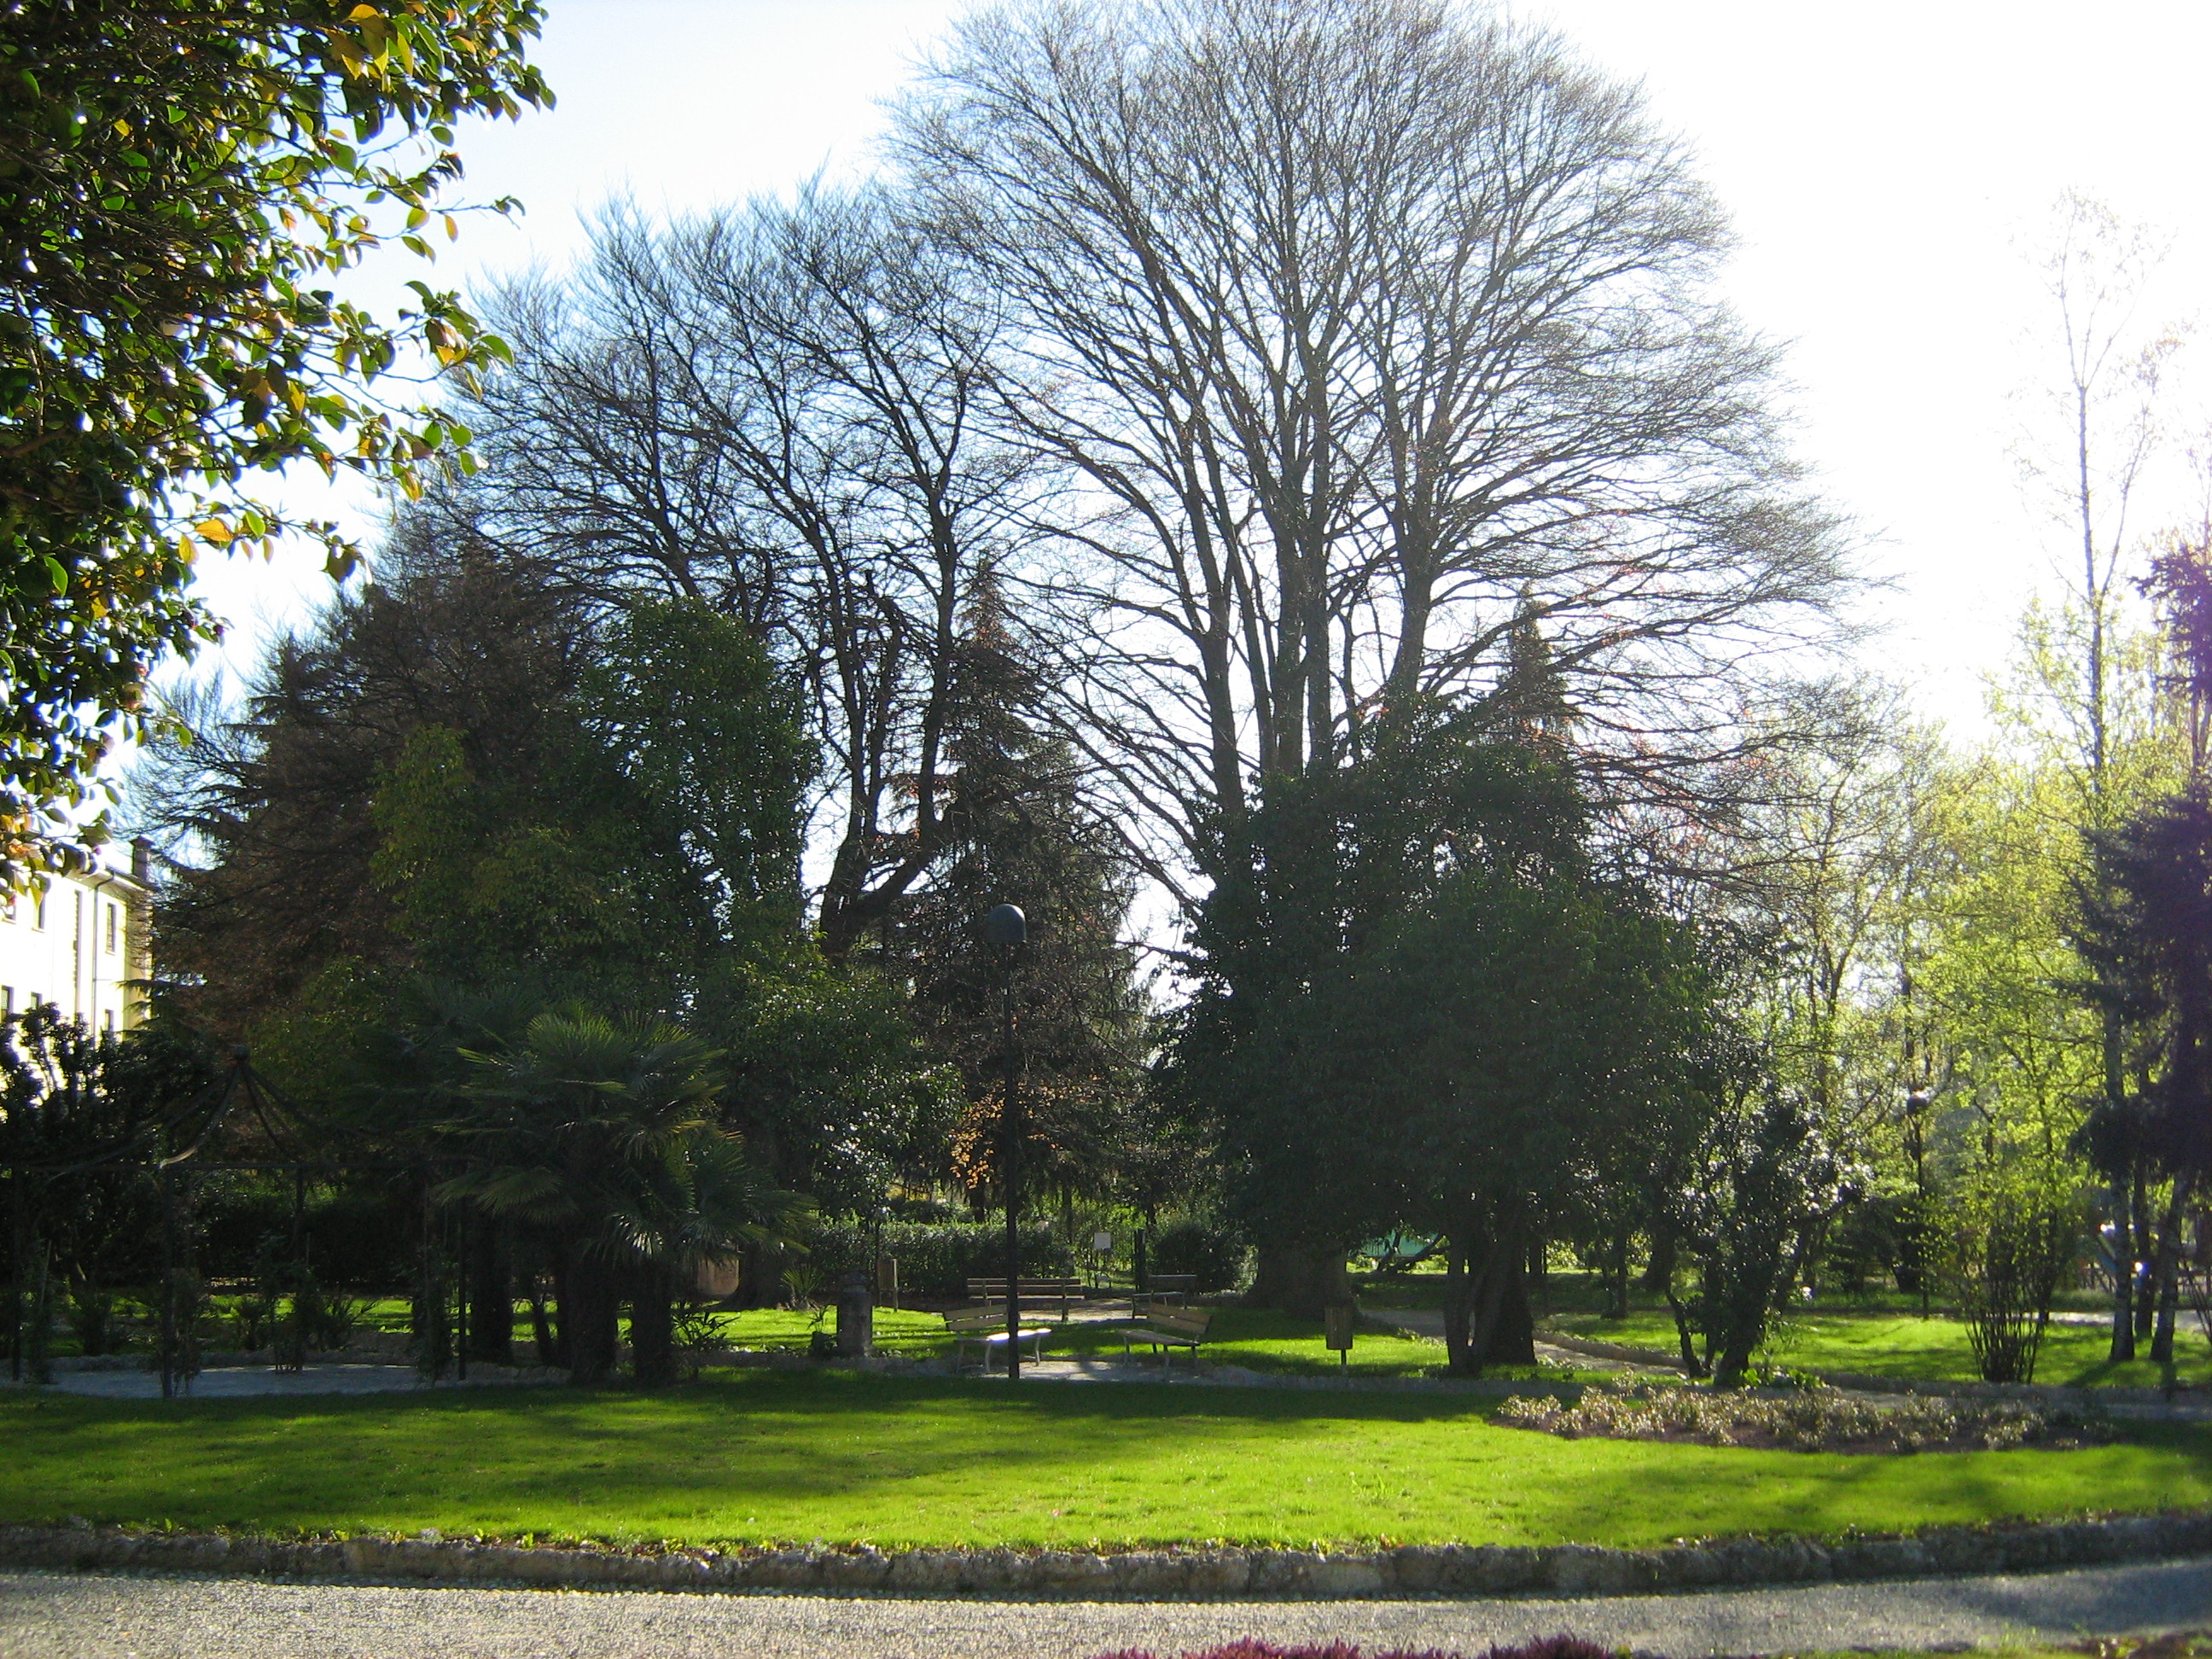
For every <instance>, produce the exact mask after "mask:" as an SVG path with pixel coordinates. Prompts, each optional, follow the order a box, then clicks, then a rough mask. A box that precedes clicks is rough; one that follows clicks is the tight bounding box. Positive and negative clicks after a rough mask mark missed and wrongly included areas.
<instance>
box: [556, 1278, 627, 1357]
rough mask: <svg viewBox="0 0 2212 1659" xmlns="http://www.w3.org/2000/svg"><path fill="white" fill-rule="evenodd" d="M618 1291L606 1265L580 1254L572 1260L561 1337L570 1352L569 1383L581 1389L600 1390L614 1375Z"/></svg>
mask: <svg viewBox="0 0 2212 1659" xmlns="http://www.w3.org/2000/svg"><path fill="white" fill-rule="evenodd" d="M616 1298H617V1285H616V1284H615V1275H614V1273H613V1271H612V1269H611V1268H610V1267H608V1265H607V1264H606V1263H605V1261H600V1260H599V1259H598V1258H596V1257H595V1256H593V1255H590V1254H588V1253H586V1252H584V1251H578V1252H577V1253H576V1254H575V1255H574V1257H573V1258H572V1259H571V1260H570V1261H569V1263H568V1297H567V1299H566V1300H564V1301H563V1302H562V1304H561V1334H562V1338H563V1340H564V1341H565V1344H566V1346H567V1347H568V1380H569V1381H570V1382H571V1383H576V1384H578V1385H579V1386H580V1387H583V1388H598V1387H599V1386H600V1385H601V1384H603V1383H605V1382H606V1381H607V1379H608V1378H609V1377H611V1376H613V1375H614V1370H615V1355H616V1349H617V1346H618V1345H619V1340H620V1309H619V1306H618V1304H617V1299H616Z"/></svg>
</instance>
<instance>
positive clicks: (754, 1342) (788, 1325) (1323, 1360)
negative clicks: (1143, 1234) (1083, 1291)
mask: <svg viewBox="0 0 2212 1659" xmlns="http://www.w3.org/2000/svg"><path fill="white" fill-rule="evenodd" d="M1036 1322H1037V1323H1040V1324H1042V1325H1044V1326H1046V1327H1047V1328H1048V1329H1049V1330H1050V1332H1051V1334H1050V1335H1048V1336H1047V1337H1046V1338H1045V1340H1044V1352H1046V1353H1047V1354H1048V1355H1050V1354H1055V1353H1103V1354H1110V1355H1119V1354H1120V1353H1121V1338H1120V1337H1119V1336H1117V1335H1115V1334H1113V1333H1112V1331H1111V1330H1110V1329H1109V1328H1106V1327H1103V1326H1101V1325H1097V1324H1093V1323H1088V1322H1085V1323H1078V1322H1073V1321H1071V1322H1068V1323H1066V1324H1060V1323H1059V1322H1056V1321H1054V1319H1053V1318H1052V1317H1051V1316H1050V1315H1049V1314H1045V1315H1041V1316H1038V1317H1037V1320H1036ZM1115 1323H1117V1324H1120V1323H1131V1324H1142V1323H1143V1321H1141V1320H1120V1321H1116V1322H1115ZM812 1328H813V1326H812V1322H811V1317H810V1316H807V1315H805V1314H797V1313H789V1312H786V1311H784V1310H781V1309H760V1310H754V1311H751V1312H747V1313H741V1314H725V1315H723V1316H721V1318H720V1329H721V1334H722V1335H721V1340H723V1341H725V1342H726V1343H728V1344H729V1345H730V1346H732V1347H740V1348H787V1349H803V1348H805V1346H806V1345H807V1340H808V1337H809V1334H810V1333H811V1329H812ZM822 1328H823V1329H825V1330H827V1329H833V1328H835V1322H834V1321H825V1322H823V1327H822ZM876 1346H877V1347H878V1348H879V1349H881V1350H882V1351H883V1352H886V1353H902V1354H909V1355H914V1356H917V1357H922V1356H928V1355H932V1354H939V1353H943V1352H946V1351H947V1350H948V1349H949V1348H950V1347H951V1340H950V1339H949V1338H947V1337H946V1335H945V1322H944V1321H943V1320H942V1319H940V1318H939V1317H938V1316H937V1315H935V1314H923V1313H900V1312H896V1311H895V1310H890V1309H886V1308H878V1309H877V1310H876ZM969 1352H970V1353H971V1354H972V1353H973V1352H974V1350H973V1349H970V1350H969ZM1133 1352H1134V1354H1135V1356H1136V1357H1138V1358H1142V1359H1143V1360H1144V1361H1145V1363H1146V1364H1158V1363H1159V1362H1158V1358H1156V1357H1155V1356H1153V1355H1152V1352H1151V1350H1149V1349H1146V1348H1143V1347H1139V1348H1137V1349H1135V1350H1134V1351H1133ZM1205 1354H1206V1358H1208V1359H1209V1360H1212V1361H1214V1362H1215V1363H1217V1364H1226V1365H1239V1366H1242V1367H1243V1368H1244V1369H1246V1370H1255V1371H1266V1372H1270V1373H1273V1374H1274V1375H1277V1376H1337V1375H1339V1374H1340V1373H1343V1374H1349V1375H1352V1376H1431V1375H1438V1376H1440V1375H1442V1374H1443V1369H1444V1350H1443V1344H1442V1343H1440V1342H1428V1341H1424V1340H1420V1339H1419V1338H1418V1337H1410V1336H1407V1335H1404V1334H1401V1333H1400V1332H1397V1331H1394V1330H1392V1329H1390V1328H1389V1327H1388V1326H1385V1325H1380V1324H1376V1323H1373V1322H1368V1323H1364V1324H1363V1325H1362V1326H1361V1327H1360V1329H1359V1332H1358V1338H1357V1340H1355V1341H1354V1343H1353V1344H1352V1355H1351V1358H1350V1361H1349V1363H1348V1364H1345V1363H1340V1361H1339V1360H1338V1358H1337V1356H1336V1355H1335V1354H1334V1353H1333V1352H1330V1351H1329V1349H1328V1346H1326V1345H1325V1344H1324V1343H1323V1342H1322V1327H1321V1325H1320V1324H1319V1323H1318V1322H1316V1321H1313V1320H1310V1319H1294V1318H1292V1317H1291V1316H1290V1315H1288V1314H1281V1313H1274V1312H1272V1311H1269V1310H1264V1309H1256V1308H1217V1309H1215V1310H1213V1326H1212V1332H1211V1333H1210V1334H1209V1337H1208V1340H1207V1341H1206V1348H1205ZM1173 1363H1174V1364H1176V1367H1177V1368H1181V1367H1182V1366H1184V1365H1187V1364H1188V1363H1189V1357H1188V1354H1186V1353H1184V1352H1181V1351H1178V1352H1176V1355H1175V1358H1174V1362H1173ZM1497 1375H1498V1376H1508V1377H1518V1378H1524V1379H1532V1380H1533V1379H1535V1378H1538V1377H1541V1379H1542V1380H1545V1381H1547V1382H1577V1381H1581V1382H1590V1381H1594V1380H1595V1378H1596V1377H1597V1376H1598V1375H1599V1373H1598V1372H1596V1371H1595V1370H1591V1371H1574V1370H1565V1369H1564V1368H1554V1367H1545V1368H1542V1369H1541V1370H1534V1371H1517V1372H1498V1373H1497Z"/></svg>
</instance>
